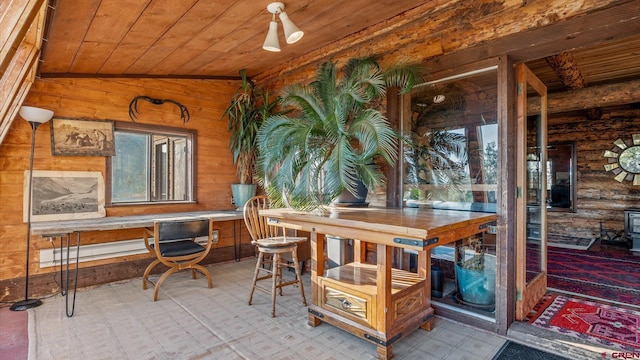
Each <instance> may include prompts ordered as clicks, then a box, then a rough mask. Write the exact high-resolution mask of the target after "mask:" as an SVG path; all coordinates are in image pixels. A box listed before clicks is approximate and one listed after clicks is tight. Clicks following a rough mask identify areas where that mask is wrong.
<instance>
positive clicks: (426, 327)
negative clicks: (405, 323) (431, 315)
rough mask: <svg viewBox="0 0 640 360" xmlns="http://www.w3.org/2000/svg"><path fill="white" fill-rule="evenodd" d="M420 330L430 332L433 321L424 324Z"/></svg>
mask: <svg viewBox="0 0 640 360" xmlns="http://www.w3.org/2000/svg"><path fill="white" fill-rule="evenodd" d="M420 329H422V330H427V331H431V329H433V320H429V321H427V322H426V323H424V324H422V325H420Z"/></svg>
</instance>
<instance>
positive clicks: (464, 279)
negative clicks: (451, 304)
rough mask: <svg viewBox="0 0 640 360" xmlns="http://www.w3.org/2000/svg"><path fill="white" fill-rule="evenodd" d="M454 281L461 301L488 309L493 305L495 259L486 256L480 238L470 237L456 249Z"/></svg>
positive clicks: (492, 256)
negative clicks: (456, 259) (456, 283)
mask: <svg viewBox="0 0 640 360" xmlns="http://www.w3.org/2000/svg"><path fill="white" fill-rule="evenodd" d="M457 251H458V261H457V262H456V279H457V282H458V290H459V292H460V294H459V295H460V297H461V300H462V301H463V302H465V303H467V304H469V305H472V306H474V305H477V306H480V307H486V308H490V307H493V306H494V304H495V286H496V257H495V255H491V254H487V253H486V249H485V247H484V244H483V241H482V238H475V237H472V238H470V239H468V241H467V244H466V245H462V246H459V247H457Z"/></svg>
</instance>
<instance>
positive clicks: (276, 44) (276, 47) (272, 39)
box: [262, 21, 280, 52]
mask: <svg viewBox="0 0 640 360" xmlns="http://www.w3.org/2000/svg"><path fill="white" fill-rule="evenodd" d="M262 48H263V49H265V50H267V51H273V52H280V41H278V23H277V22H275V21H271V22H270V23H269V32H268V33H267V37H266V38H265V39H264V44H262Z"/></svg>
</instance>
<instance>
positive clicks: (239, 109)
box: [223, 69, 278, 208]
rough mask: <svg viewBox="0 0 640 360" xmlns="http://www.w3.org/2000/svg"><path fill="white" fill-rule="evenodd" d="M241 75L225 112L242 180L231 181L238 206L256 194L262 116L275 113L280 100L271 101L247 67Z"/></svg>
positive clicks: (235, 159)
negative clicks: (256, 84)
mask: <svg viewBox="0 0 640 360" xmlns="http://www.w3.org/2000/svg"><path fill="white" fill-rule="evenodd" d="M240 78H241V80H242V82H241V84H240V86H239V87H238V89H237V90H236V92H235V94H234V95H233V97H232V98H231V101H230V103H229V106H228V107H227V109H226V110H225V112H224V114H223V117H225V116H226V117H227V118H228V131H229V132H230V133H231V138H230V140H229V150H231V153H232V154H233V163H234V164H236V167H237V175H238V179H239V180H240V183H239V184H232V185H231V192H232V195H233V201H234V203H235V204H236V206H237V207H238V208H241V207H243V206H244V204H245V203H246V202H247V200H249V199H250V198H251V197H252V196H254V195H255V194H256V184H255V183H254V182H253V173H254V167H255V166H254V164H255V160H256V153H257V146H256V137H257V134H258V129H259V128H260V125H261V124H262V122H263V120H264V119H266V118H267V117H268V116H270V115H271V114H272V111H273V110H274V108H275V106H276V105H277V103H278V98H276V99H275V100H273V101H271V102H269V94H268V93H267V92H263V91H262V90H261V89H259V88H256V86H255V85H254V84H253V83H252V82H251V81H250V80H249V79H248V78H247V72H246V69H242V70H240Z"/></svg>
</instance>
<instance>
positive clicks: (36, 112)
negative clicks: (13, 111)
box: [18, 106, 53, 124]
mask: <svg viewBox="0 0 640 360" xmlns="http://www.w3.org/2000/svg"><path fill="white" fill-rule="evenodd" d="M18 113H19V114H20V116H21V117H22V118H23V119H25V120H27V121H28V122H35V123H39V124H42V123H46V122H47V121H49V120H51V118H52V117H53V111H51V110H47V109H42V108H37V107H33V106H21V107H20V111H19V112H18Z"/></svg>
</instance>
